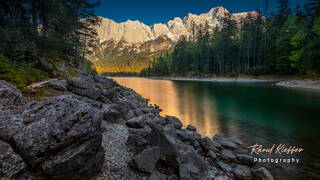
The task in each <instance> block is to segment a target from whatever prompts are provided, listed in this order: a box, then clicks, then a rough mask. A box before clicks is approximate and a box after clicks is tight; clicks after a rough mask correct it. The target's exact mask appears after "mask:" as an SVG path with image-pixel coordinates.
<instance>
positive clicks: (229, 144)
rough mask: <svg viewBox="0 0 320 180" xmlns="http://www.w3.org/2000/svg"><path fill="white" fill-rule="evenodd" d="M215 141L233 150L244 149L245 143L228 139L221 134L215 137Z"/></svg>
mask: <svg viewBox="0 0 320 180" xmlns="http://www.w3.org/2000/svg"><path fill="white" fill-rule="evenodd" d="M213 141H216V142H219V144H221V145H222V146H223V147H225V148H227V149H231V150H239V149H243V148H244V147H243V146H244V143H242V142H241V141H240V140H238V139H236V138H227V137H224V136H222V135H220V134H218V135H215V136H214V137H213Z"/></svg>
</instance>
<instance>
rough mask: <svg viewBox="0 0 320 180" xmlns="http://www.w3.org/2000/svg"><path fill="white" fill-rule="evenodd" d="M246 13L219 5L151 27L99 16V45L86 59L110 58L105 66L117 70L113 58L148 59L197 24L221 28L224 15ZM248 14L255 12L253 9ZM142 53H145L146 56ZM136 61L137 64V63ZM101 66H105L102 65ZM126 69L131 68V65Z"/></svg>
mask: <svg viewBox="0 0 320 180" xmlns="http://www.w3.org/2000/svg"><path fill="white" fill-rule="evenodd" d="M248 13H249V12H244V13H230V12H229V11H228V10H227V9H225V8H224V7H222V6H219V7H215V8H212V9H210V10H209V11H208V12H206V13H203V14H199V15H197V14H192V13H189V14H187V15H186V16H185V17H183V18H180V17H175V18H173V19H172V20H170V21H168V22H167V23H165V24H164V23H158V24H153V25H152V26H148V25H146V24H144V23H142V22H140V21H138V20H127V21H126V22H121V23H117V22H115V21H113V20H111V19H108V18H102V22H101V25H100V26H97V27H96V29H97V33H98V36H99V38H100V42H101V46H100V47H99V48H98V50H97V51H96V52H95V53H94V55H93V57H90V58H89V59H91V60H92V62H93V63H94V64H97V63H101V64H103V65H102V66H107V65H104V64H106V63H105V62H107V61H109V60H110V59H111V60H110V61H112V62H113V64H111V65H109V64H108V63H107V64H108V66H116V68H114V69H116V71H119V69H118V67H119V64H117V63H118V62H117V61H116V59H119V57H123V58H124V59H128V58H134V59H148V58H150V56H155V55H156V54H159V53H161V52H163V51H166V50H168V48H171V47H172V46H173V45H174V44H175V43H176V42H177V41H178V40H179V39H180V38H181V37H182V36H185V37H187V38H188V37H190V36H191V35H192V34H193V31H194V29H198V27H200V26H204V25H206V24H208V25H209V26H210V27H211V29H213V28H215V27H218V28H219V27H221V25H222V23H223V18H225V17H226V14H229V15H230V18H234V19H235V20H236V21H238V22H240V20H241V18H243V17H245V16H247V15H248ZM251 13H252V14H258V13H257V12H251ZM228 17H229V16H228ZM141 55H143V57H142V58H141V57H140V56H141ZM145 56H148V58H146V57H145ZM110 57H111V58H110ZM124 62H125V65H123V66H124V67H126V66H128V65H127V64H131V66H132V64H133V63H128V62H127V60H124ZM114 63H116V64H117V65H115V64H114ZM138 64H141V63H140V62H138ZM99 66H100V65H99ZM121 67H122V65H121ZM142 68H144V66H140V67H139V68H137V69H136V70H135V71H137V72H139V71H140V70H141V69H142ZM103 69H108V68H105V67H103ZM128 69H129V70H130V71H132V70H131V69H132V67H130V68H128ZM106 71H108V70H106ZM120 71H122V70H120ZM125 71H126V70H125Z"/></svg>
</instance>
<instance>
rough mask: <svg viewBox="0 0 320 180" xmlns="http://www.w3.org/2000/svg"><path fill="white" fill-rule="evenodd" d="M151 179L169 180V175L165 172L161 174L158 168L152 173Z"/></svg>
mask: <svg viewBox="0 0 320 180" xmlns="http://www.w3.org/2000/svg"><path fill="white" fill-rule="evenodd" d="M149 180H167V176H166V175H164V174H161V173H160V172H159V171H157V170H154V171H153V172H152V174H151V175H150V177H149Z"/></svg>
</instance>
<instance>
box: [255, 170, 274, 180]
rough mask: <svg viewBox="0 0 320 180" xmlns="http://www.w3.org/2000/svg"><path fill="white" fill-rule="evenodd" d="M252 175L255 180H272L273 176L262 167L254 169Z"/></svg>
mask: <svg viewBox="0 0 320 180" xmlns="http://www.w3.org/2000/svg"><path fill="white" fill-rule="evenodd" d="M253 174H254V176H255V179H257V180H273V176H272V175H271V174H270V172H269V171H268V170H267V169H266V168H264V167H260V168H258V169H255V170H254V171H253Z"/></svg>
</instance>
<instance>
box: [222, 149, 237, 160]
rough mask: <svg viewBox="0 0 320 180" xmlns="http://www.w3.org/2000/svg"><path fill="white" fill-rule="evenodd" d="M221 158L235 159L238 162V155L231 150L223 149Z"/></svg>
mask: <svg viewBox="0 0 320 180" xmlns="http://www.w3.org/2000/svg"><path fill="white" fill-rule="evenodd" d="M221 158H223V159H225V160H228V161H233V162H237V157H236V155H235V154H234V153H233V152H232V151H230V150H227V149H225V150H222V152H221Z"/></svg>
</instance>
